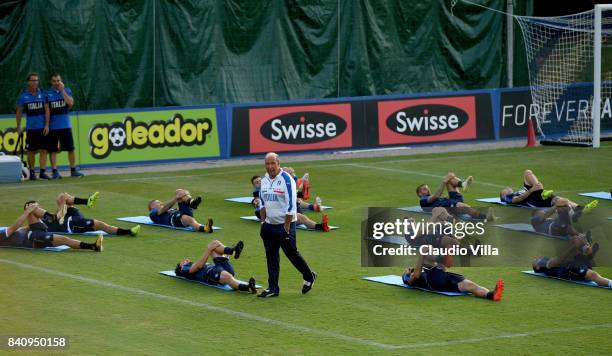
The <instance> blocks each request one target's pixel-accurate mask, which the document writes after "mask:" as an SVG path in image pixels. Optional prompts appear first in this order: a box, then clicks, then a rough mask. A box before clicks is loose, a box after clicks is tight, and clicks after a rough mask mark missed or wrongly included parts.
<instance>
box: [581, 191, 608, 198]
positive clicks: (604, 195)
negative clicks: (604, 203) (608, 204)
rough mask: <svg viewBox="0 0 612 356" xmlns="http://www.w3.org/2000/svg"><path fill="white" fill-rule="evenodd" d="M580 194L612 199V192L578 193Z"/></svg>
mask: <svg viewBox="0 0 612 356" xmlns="http://www.w3.org/2000/svg"><path fill="white" fill-rule="evenodd" d="M578 195H582V196H584V197H591V198H597V199H606V200H612V196H610V192H591V193H578Z"/></svg>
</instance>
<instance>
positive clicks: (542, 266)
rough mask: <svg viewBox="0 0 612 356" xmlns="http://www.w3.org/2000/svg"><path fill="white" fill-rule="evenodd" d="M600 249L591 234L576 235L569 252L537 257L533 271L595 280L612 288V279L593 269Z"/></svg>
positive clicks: (564, 277) (558, 276)
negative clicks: (554, 255) (551, 256)
mask: <svg viewBox="0 0 612 356" xmlns="http://www.w3.org/2000/svg"><path fill="white" fill-rule="evenodd" d="M597 251H599V244H598V243H597V242H596V243H592V240H591V238H590V236H588V235H585V236H579V237H574V238H572V239H571V240H570V246H569V248H568V250H567V252H566V253H565V254H563V255H561V256H557V257H553V258H548V257H539V258H536V259H535V260H534V261H533V263H532V267H533V271H534V272H536V273H544V274H545V275H547V276H551V277H556V278H560V279H567V280H570V281H593V282H595V283H597V285H600V286H603V287H608V288H612V281H611V280H610V279H607V278H604V277H602V276H601V275H600V274H599V273H597V272H595V271H594V270H593V258H594V257H595V254H596V253H597Z"/></svg>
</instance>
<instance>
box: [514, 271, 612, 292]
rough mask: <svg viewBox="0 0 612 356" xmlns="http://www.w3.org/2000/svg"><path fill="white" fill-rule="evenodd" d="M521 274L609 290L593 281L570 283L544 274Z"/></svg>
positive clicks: (532, 272) (531, 272) (530, 272)
mask: <svg viewBox="0 0 612 356" xmlns="http://www.w3.org/2000/svg"><path fill="white" fill-rule="evenodd" d="M523 273H525V274H529V275H532V276H536V277H544V278H552V279H558V280H560V281H565V282H570V283H575V284H580V285H583V286H588V287H598V288H603V289H611V288H609V287H603V286H600V285H598V284H597V283H595V282H593V281H571V280H569V279H563V278H557V277H552V276H547V275H545V274H544V273H536V272H534V271H523Z"/></svg>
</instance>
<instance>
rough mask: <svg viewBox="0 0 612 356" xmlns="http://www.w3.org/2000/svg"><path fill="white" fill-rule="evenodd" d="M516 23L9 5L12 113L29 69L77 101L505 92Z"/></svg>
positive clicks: (391, 1) (0, 58)
mask: <svg viewBox="0 0 612 356" xmlns="http://www.w3.org/2000/svg"><path fill="white" fill-rule="evenodd" d="M476 2H478V3H480V4H483V5H485V6H488V7H491V8H494V9H498V10H502V11H505V9H506V1H495V0H476ZM514 2H515V13H516V14H525V13H526V12H527V13H528V12H529V11H530V10H529V9H530V7H531V2H532V0H520V1H517V0H515V1H514ZM506 20H507V19H506V16H504V15H501V14H499V13H496V12H493V11H488V10H485V9H482V8H478V7H473V6H468V5H465V4H462V3H459V4H458V5H457V6H456V7H455V8H454V9H453V11H452V13H451V0H446V1H444V0H217V1H212V0H208V1H195V0H193V1H189V0H180V1H179V0H176V1H162V0H141V1H125V0H124V1H121V0H116V1H110V0H109V1H101V0H80V1H77V0H66V1H53V2H51V1H47V0H28V1H3V2H2V3H1V4H0V73H1V75H0V92H2V93H3V95H2V96H1V97H0V113H5V114H8V113H13V112H14V108H15V102H16V99H17V96H18V94H19V92H20V91H21V90H23V88H24V87H25V76H26V74H27V73H28V72H29V71H37V72H39V73H40V74H41V76H42V78H41V79H43V80H42V81H41V84H42V85H43V86H48V82H47V79H48V75H49V74H50V73H51V71H53V70H57V71H59V72H60V73H61V74H62V77H63V79H64V82H65V83H66V86H68V87H70V88H71V89H72V91H73V93H74V96H75V100H76V103H75V107H74V110H95V109H110V108H123V107H157V106H168V105H193V104H205V103H231V102H253V101H270V100H289V99H304V98H326V97H345V96H361V95H378V94H391V93H416V92H432V91H446V90H461V89H480V88H497V87H504V86H505V85H506V35H505V28H506V27H505V26H506ZM515 27H517V28H518V26H515ZM515 33H516V34H517V35H518V34H519V31H518V29H516V30H515ZM522 46H523V45H522V42H521V38H520V35H518V37H517V41H516V46H515V49H516V51H515V52H516V55H515V59H516V65H515V67H516V71H515V73H516V74H515V83H516V84H517V85H525V84H528V81H527V77H526V70H525V68H524V52H523V50H522Z"/></svg>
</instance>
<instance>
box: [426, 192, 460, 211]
mask: <svg viewBox="0 0 612 356" xmlns="http://www.w3.org/2000/svg"><path fill="white" fill-rule="evenodd" d="M424 201H426V200H424V199H423V198H422V199H421V201H420V203H421V207H422V208H423V210H425V211H431V209H432V208H437V207H442V208H456V207H457V203H463V195H461V193H459V192H448V198H443V197H440V198H438V199H436V200H434V201H433V202H432V203H430V204H425V203H424Z"/></svg>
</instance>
